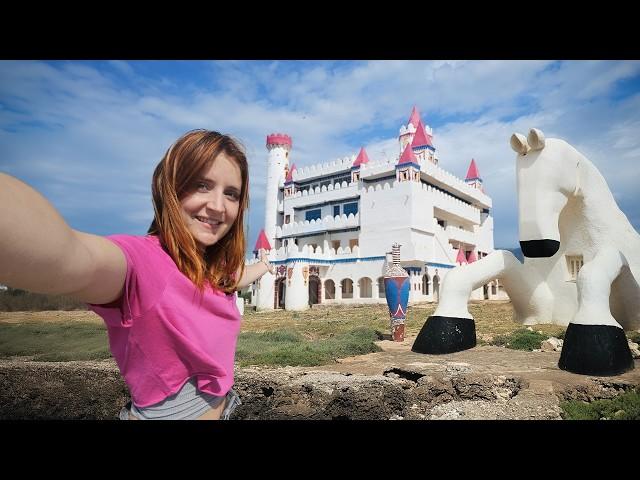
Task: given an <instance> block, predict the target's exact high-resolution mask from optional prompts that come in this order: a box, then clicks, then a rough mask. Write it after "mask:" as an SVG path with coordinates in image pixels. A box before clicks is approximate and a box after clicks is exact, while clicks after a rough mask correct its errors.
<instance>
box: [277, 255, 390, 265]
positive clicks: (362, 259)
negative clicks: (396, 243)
mask: <svg viewBox="0 0 640 480" xmlns="http://www.w3.org/2000/svg"><path fill="white" fill-rule="evenodd" d="M384 259H385V257H384V256H381V257H360V258H340V259H338V260H322V259H319V258H308V257H307V258H305V257H294V258H287V259H286V260H274V261H273V262H271V263H272V264H274V265H280V264H287V263H296V262H308V263H314V264H321V265H334V264H336V263H356V262H375V261H378V260H384Z"/></svg>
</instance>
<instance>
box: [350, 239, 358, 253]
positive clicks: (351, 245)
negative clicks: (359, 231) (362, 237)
mask: <svg viewBox="0 0 640 480" xmlns="http://www.w3.org/2000/svg"><path fill="white" fill-rule="evenodd" d="M357 246H358V239H357V238H352V239H350V240H349V248H350V249H351V251H352V252H353V247H357Z"/></svg>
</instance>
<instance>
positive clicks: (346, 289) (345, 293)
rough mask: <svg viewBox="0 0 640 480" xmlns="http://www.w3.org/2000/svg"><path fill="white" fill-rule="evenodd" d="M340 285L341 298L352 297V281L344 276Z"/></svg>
mask: <svg viewBox="0 0 640 480" xmlns="http://www.w3.org/2000/svg"><path fill="white" fill-rule="evenodd" d="M340 285H341V286H342V298H353V281H352V280H351V279H350V278H344V279H342V281H341V282H340Z"/></svg>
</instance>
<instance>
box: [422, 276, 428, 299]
mask: <svg viewBox="0 0 640 480" xmlns="http://www.w3.org/2000/svg"><path fill="white" fill-rule="evenodd" d="M422 294H423V295H429V275H427V274H426V273H425V274H424V275H422Z"/></svg>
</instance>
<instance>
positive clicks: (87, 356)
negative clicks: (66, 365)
mask: <svg viewBox="0 0 640 480" xmlns="http://www.w3.org/2000/svg"><path fill="white" fill-rule="evenodd" d="M13 356H27V357H32V359H33V360H38V361H43V362H67V361H71V360H102V359H106V358H110V357H111V352H110V351H109V345H108V341H107V334H106V330H105V327H104V325H100V324H96V323H83V322H55V323H43V322H28V323H0V357H13Z"/></svg>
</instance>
